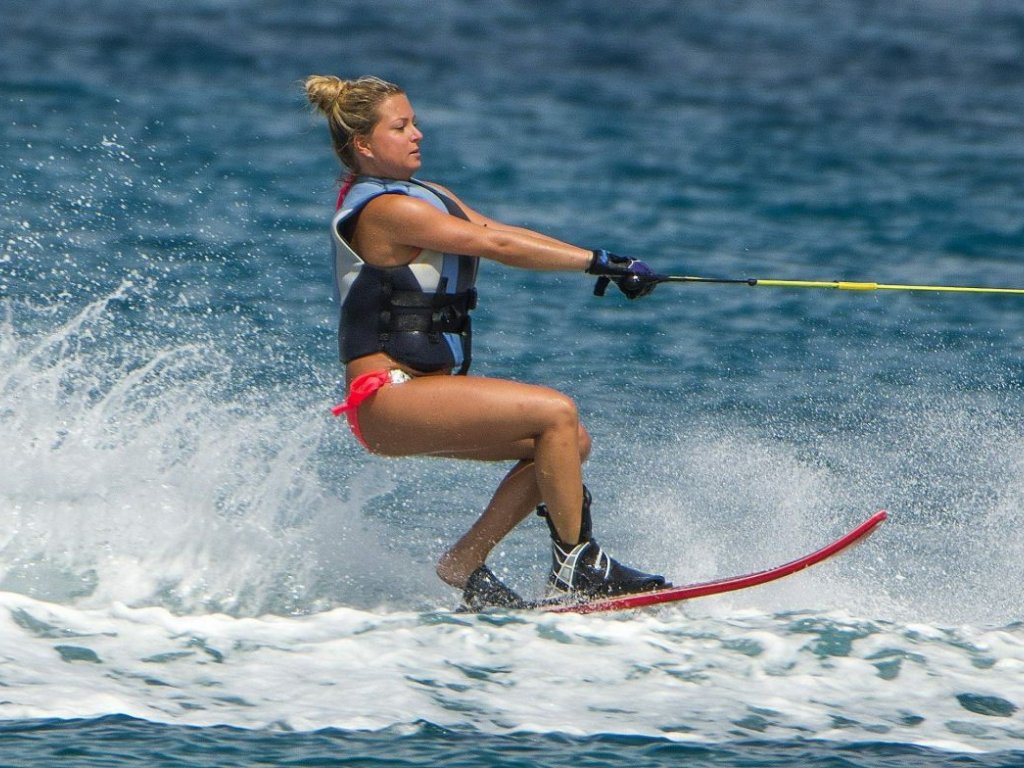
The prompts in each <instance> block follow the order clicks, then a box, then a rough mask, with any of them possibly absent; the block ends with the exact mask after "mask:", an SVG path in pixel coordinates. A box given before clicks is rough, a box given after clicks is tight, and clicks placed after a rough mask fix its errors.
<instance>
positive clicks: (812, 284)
mask: <svg viewBox="0 0 1024 768" xmlns="http://www.w3.org/2000/svg"><path fill="white" fill-rule="evenodd" d="M658 282H662V283H730V284H734V285H749V286H754V287H759V286H763V287H767V288H828V289H832V290H837V291H938V292H942V293H1003V294H1012V295H1016V296H1024V288H975V287H968V286H960V285H905V284H900V283H862V282H854V281H850V280H761V279H759V278H754V277H747V278H741V279H730V278H717V277H695V276H691V275H662V276H661V278H660V279H659V281H658Z"/></svg>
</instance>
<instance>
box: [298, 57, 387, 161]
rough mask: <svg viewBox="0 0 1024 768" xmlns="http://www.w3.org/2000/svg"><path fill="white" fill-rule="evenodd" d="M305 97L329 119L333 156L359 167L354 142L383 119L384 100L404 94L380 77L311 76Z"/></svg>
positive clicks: (306, 85) (369, 131) (366, 134)
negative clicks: (381, 107) (381, 116)
mask: <svg viewBox="0 0 1024 768" xmlns="http://www.w3.org/2000/svg"><path fill="white" fill-rule="evenodd" d="M305 87H306V98H307V99H309V103H310V104H312V105H313V106H314V107H315V108H316V109H317V110H318V111H320V112H321V113H322V114H323V115H324V116H325V117H326V118H327V126H328V128H330V131H331V143H332V144H333V145H334V153H335V154H336V155H337V156H338V159H339V160H341V162H342V163H343V164H344V165H345V167H346V168H348V169H349V170H352V171H356V170H358V169H357V168H356V153H355V148H354V147H353V146H352V139H354V138H355V137H357V136H369V135H370V133H371V132H372V131H373V127H374V126H375V125H376V124H377V121H378V120H379V119H380V114H379V108H380V105H381V102H383V101H384V100H385V99H387V98H389V97H391V96H395V95H397V94H400V93H405V91H403V90H402V89H401V88H399V87H398V86H397V85H395V84H394V83H389V82H388V81H386V80H381V79H380V78H379V77H372V76H368V77H360V78H358V79H356V80H342V79H341V78H340V77H334V76H333V75H310V76H309V77H307V78H306V81H305Z"/></svg>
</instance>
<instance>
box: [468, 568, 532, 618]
mask: <svg viewBox="0 0 1024 768" xmlns="http://www.w3.org/2000/svg"><path fill="white" fill-rule="evenodd" d="M528 607H529V603H527V602H526V601H525V600H523V598H521V597H520V596H519V595H517V594H516V593H515V592H513V591H512V590H511V589H509V588H508V587H507V586H505V584H503V583H502V581H501V579H499V578H498V577H497V576H495V575H494V574H493V573H492V572H491V569H490V568H488V567H487V566H486V565H481V566H480V567H479V568H477V569H476V570H475V571H473V573H471V574H470V576H469V579H468V580H467V581H466V586H465V587H463V589H462V608H461V610H462V611H482V610H484V609H485V608H528Z"/></svg>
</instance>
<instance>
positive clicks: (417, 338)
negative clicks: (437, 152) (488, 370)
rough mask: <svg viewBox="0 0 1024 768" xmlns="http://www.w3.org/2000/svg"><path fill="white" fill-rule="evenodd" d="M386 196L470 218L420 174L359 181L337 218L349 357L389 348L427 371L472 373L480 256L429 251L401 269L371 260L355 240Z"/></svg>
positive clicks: (342, 339)
mask: <svg viewBox="0 0 1024 768" xmlns="http://www.w3.org/2000/svg"><path fill="white" fill-rule="evenodd" d="M380 195H409V196H411V197H415V198H417V199H420V200H424V201H426V202H428V203H430V204H431V205H433V206H434V207H435V208H437V209H439V210H441V211H444V212H446V213H449V214H451V215H452V216H458V217H459V218H460V219H466V220H468V217H467V216H466V214H465V212H464V211H463V210H462V209H461V208H459V206H458V205H457V204H456V203H455V201H453V200H452V199H451V198H449V197H447V196H446V195H444V194H442V193H441V192H439V191H437V190H436V189H434V188H433V187H431V186H428V185H427V184H424V183H423V182H420V181H417V180H415V179H411V180H409V181H397V180H394V179H382V178H374V177H368V176H360V177H359V178H358V179H356V182H355V183H354V184H353V185H352V187H351V188H350V189H349V191H348V193H347V194H346V195H345V198H344V200H343V201H342V205H341V207H340V208H339V209H338V212H337V213H336V214H335V215H334V219H333V221H332V222H331V235H332V238H333V240H334V252H335V256H334V285H335V295H336V298H337V299H338V301H339V302H340V304H341V317H340V320H339V324H338V351H339V354H340V356H341V361H342V362H343V363H348V362H349V361H351V360H355V359H356V358H359V357H363V356H365V355H371V354H374V353H375V352H386V353H387V354H388V355H390V356H391V357H392V358H394V359H395V360H396V361H398V362H400V363H402V364H403V365H407V366H409V367H410V368H412V369H414V370H417V371H422V372H424V373H430V372H434V371H440V370H444V369H445V368H451V369H458V373H466V371H467V370H469V364H470V359H471V356H472V355H471V351H472V324H471V322H470V317H469V313H470V311H471V310H472V309H473V308H474V307H475V306H476V288H475V284H476V273H477V266H478V263H479V259H478V258H476V257H475V256H460V255H458V254H453V253H438V252H436V251H421V252H420V253H419V255H417V256H416V258H415V259H413V261H412V262H411V263H410V264H407V265H405V266H401V267H387V268H385V267H375V266H373V265H371V264H367V263H366V262H365V261H363V260H362V259H361V258H360V257H359V255H358V254H357V253H356V252H355V251H354V250H352V247H351V246H350V245H349V243H348V239H347V238H348V237H349V236H351V230H352V229H354V223H355V218H356V217H357V216H358V215H359V213H360V212H361V211H362V210H363V208H364V207H365V206H366V204H367V203H369V202H370V201H371V200H373V199H374V198H375V197H379V196H380Z"/></svg>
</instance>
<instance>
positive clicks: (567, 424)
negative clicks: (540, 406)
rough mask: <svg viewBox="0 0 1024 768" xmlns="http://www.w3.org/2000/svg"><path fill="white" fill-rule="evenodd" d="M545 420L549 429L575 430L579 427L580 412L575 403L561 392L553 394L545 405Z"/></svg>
mask: <svg viewBox="0 0 1024 768" xmlns="http://www.w3.org/2000/svg"><path fill="white" fill-rule="evenodd" d="M545 405H546V408H545V420H546V421H547V423H548V426H549V427H554V428H556V429H573V430H577V429H579V426H580V412H579V409H578V408H577V407H576V401H575V400H573V399H572V398H571V397H569V396H568V395H565V394H562V393H561V392H554V393H553V394H552V395H551V397H549V398H548V399H547V402H546V403H545Z"/></svg>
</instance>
